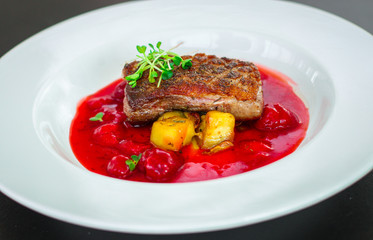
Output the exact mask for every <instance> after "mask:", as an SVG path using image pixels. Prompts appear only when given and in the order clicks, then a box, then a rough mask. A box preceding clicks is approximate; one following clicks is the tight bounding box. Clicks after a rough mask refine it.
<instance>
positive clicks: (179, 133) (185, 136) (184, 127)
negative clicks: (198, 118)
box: [150, 116, 195, 151]
mask: <svg viewBox="0 0 373 240" xmlns="http://www.w3.org/2000/svg"><path fill="white" fill-rule="evenodd" d="M194 135H195V132H194V124H193V122H192V121H191V120H190V119H187V118H185V117H180V116H172V117H168V118H162V116H161V118H160V120H157V121H155V122H154V123H153V127H152V131H151V135H150V141H151V142H152V143H153V144H154V145H155V146H157V147H159V148H162V149H165V150H173V151H178V150H180V149H181V148H182V147H183V146H185V145H188V144H190V142H191V141H192V138H193V136H194Z"/></svg>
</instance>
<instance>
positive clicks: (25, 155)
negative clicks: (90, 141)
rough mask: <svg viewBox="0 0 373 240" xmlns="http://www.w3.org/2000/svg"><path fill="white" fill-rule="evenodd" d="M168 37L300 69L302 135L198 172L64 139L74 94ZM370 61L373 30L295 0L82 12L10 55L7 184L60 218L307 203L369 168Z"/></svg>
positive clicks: (189, 227)
mask: <svg viewBox="0 0 373 240" xmlns="http://www.w3.org/2000/svg"><path fill="white" fill-rule="evenodd" d="M155 9H156V11H154V10H155ZM154 12H156V13H157V14H158V16H163V19H164V20H163V21H161V22H156V20H155V19H154V17H153V16H154ZM150 24H152V25H150ZM158 40H161V41H162V42H163V43H164V44H165V47H166V46H168V47H170V46H174V45H176V44H177V43H178V42H180V41H183V42H184V44H183V45H182V46H181V47H180V48H179V50H178V51H179V52H180V53H181V54H184V53H190V52H193V51H200V52H206V53H212V54H216V55H218V56H227V57H235V58H240V59H244V60H250V61H253V62H256V63H259V64H262V65H265V66H268V67H270V68H272V69H275V70H277V71H280V72H282V73H284V74H286V75H288V76H290V77H291V78H292V79H293V80H294V81H295V82H296V85H294V88H295V90H296V91H297V92H298V93H299V96H300V97H302V98H303V99H304V101H305V103H306V104H307V106H308V107H309V111H310V117H311V119H310V126H309V131H308V133H307V137H306V139H305V141H304V142H303V144H302V145H301V147H300V148H299V149H298V150H297V151H296V152H295V153H293V154H291V155H290V156H288V157H286V158H284V159H281V160H280V161H277V162H275V163H273V164H270V165H268V166H265V167H262V168H260V169H257V170H254V171H251V172H247V173H244V174H240V175H236V176H233V177H228V178H223V179H218V180H211V181H204V182H196V183H183V184H151V183H136V182H128V181H123V180H117V179H112V178H108V177H104V176H100V175H97V174H94V173H91V172H88V171H87V170H85V169H84V168H83V167H81V166H80V164H79V162H78V161H77V160H76V159H75V158H74V155H73V154H72V152H71V150H70V147H69V142H68V134H69V124H70V122H71V119H72V117H73V116H74V113H75V107H76V104H77V102H78V101H79V99H81V98H82V97H83V96H85V95H88V94H90V93H93V92H94V91H96V90H97V89H99V88H100V87H102V86H104V85H106V84H108V83H109V82H111V81H113V80H115V79H117V78H119V77H120V72H121V68H122V66H123V64H124V62H125V61H130V60H132V59H133V57H134V55H135V46H136V45H137V44H147V43H149V42H150V43H155V42H157V41H158ZM372 66H373V37H372V36H371V35H370V34H368V33H367V32H365V31H364V30H362V29H360V28H358V27H357V26H355V25H353V24H351V23H349V22H347V21H345V20H343V19H341V18H338V17H336V16H333V15H331V14H328V13H325V12H322V11H319V10H316V9H313V8H309V7H305V6H302V5H298V4H292V3H288V2H278V1H239V0H231V1H217V0H208V1H197V0H191V1H187V2H186V3H178V2H176V1H171V0H169V1H151V2H149V1H148V2H136V3H128V4H119V5H115V6H112V7H107V8H104V9H100V10H97V11H93V12H91V13H87V14H84V15H81V16H78V17H75V18H73V19H71V20H67V21H65V22H63V23H60V24H57V25H56V26H54V27H51V28H49V29H47V30H45V31H43V32H41V33H39V34H37V35H35V36H33V37H32V38H30V39H28V40H26V41H24V42H23V43H21V44H20V45H19V46H17V47H16V48H14V49H13V50H11V51H10V52H9V53H7V54H6V55H5V56H3V57H2V58H1V59H0V80H1V88H0V107H1V108H0V109H1V110H2V113H3V114H2V118H1V125H2V126H1V135H0V161H1V162H0V187H1V191H2V192H4V193H5V194H7V195H8V196H10V197H11V198H13V199H14V200H16V201H18V202H19V203H21V204H23V205H25V206H27V207H29V208H32V209H34V210H36V211H38V212H40V213H43V214H45V215H48V216H50V217H53V218H57V219H60V220H63V221H67V222H71V223H75V224H79V225H84V226H89V227H94V228H99V229H106V230H114V231H122V232H136V233H188V232H202V231H210V230H217V229H227V228H232V227H237V226H242V225H247V224H252V223H257V222H260V221H264V220H268V219H272V218H275V217H279V216H282V215H285V214H288V213H291V212H294V211H297V210H299V209H302V208H305V207H307V206H310V205H312V204H315V203H317V202H319V201H321V200H323V199H326V198H328V197H330V196H331V195H333V194H335V193H337V192H338V191H341V190H342V189H344V188H346V187H347V186H349V185H351V184H352V183H354V182H355V181H357V180H358V179H360V178H361V177H362V176H363V175H364V174H366V173H368V172H369V171H370V170H371V169H372V167H373V148H372V143H373V128H372V127H371V123H372V122H371V119H373V108H372V107H371V105H372V103H373V97H372V95H371V91H372V89H373V81H372V80H371V76H373V67H372Z"/></svg>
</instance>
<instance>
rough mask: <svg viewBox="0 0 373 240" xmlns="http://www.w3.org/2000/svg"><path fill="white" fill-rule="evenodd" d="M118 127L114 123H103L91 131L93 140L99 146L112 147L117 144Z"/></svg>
mask: <svg viewBox="0 0 373 240" xmlns="http://www.w3.org/2000/svg"><path fill="white" fill-rule="evenodd" d="M119 135H120V133H119V128H118V126H117V125H115V124H111V123H109V124H104V125H101V126H100V127H98V128H96V129H95V130H94V131H93V135H92V138H93V141H94V142H96V143H97V144H99V145H101V146H108V147H113V146H115V145H116V144H118V142H119V140H118V138H119Z"/></svg>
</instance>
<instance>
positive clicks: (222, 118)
mask: <svg viewBox="0 0 373 240" xmlns="http://www.w3.org/2000/svg"><path fill="white" fill-rule="evenodd" d="M201 118H202V121H201V124H200V128H199V131H202V136H201V135H199V136H200V137H201V138H202V139H201V141H200V145H201V148H202V149H211V148H213V147H215V146H217V145H219V144H220V143H222V142H224V141H230V142H233V138H234V125H235V118H234V116H233V115H232V114H230V113H223V112H219V111H210V112H208V113H207V114H206V115H205V116H204V117H203V116H202V117H201Z"/></svg>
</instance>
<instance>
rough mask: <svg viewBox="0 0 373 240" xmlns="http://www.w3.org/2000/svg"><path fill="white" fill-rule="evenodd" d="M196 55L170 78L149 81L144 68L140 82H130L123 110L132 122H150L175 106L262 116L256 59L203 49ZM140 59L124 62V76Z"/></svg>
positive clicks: (238, 116)
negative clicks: (211, 52)
mask: <svg viewBox="0 0 373 240" xmlns="http://www.w3.org/2000/svg"><path fill="white" fill-rule="evenodd" d="M182 58H183V59H188V58H192V64H193V66H192V67H191V68H189V69H187V70H184V69H183V68H181V67H177V68H175V70H174V71H173V73H174V75H173V77H172V78H170V79H168V80H162V83H161V85H160V86H159V88H157V83H149V80H148V71H146V72H144V74H143V76H142V78H141V79H139V80H138V81H137V86H136V87H135V88H132V87H131V86H129V85H128V84H127V86H126V88H125V98H124V105H123V108H124V109H123V110H124V113H125V114H126V115H127V117H128V118H127V120H128V121H130V122H146V121H150V120H154V119H156V118H157V117H158V116H160V115H161V114H162V113H164V112H167V111H171V110H184V111H202V112H207V111H211V110H217V111H222V112H229V113H232V114H233V115H234V116H235V118H236V120H250V119H256V118H259V117H260V115H261V114H262V110H263V94H262V82H261V80H260V73H259V71H258V69H257V68H256V66H255V65H254V64H253V63H250V62H245V61H240V60H236V59H229V58H225V57H223V58H219V57H216V56H214V55H205V54H202V53H199V54H196V55H194V56H183V57H182ZM136 65H137V62H131V63H128V64H126V65H125V66H124V69H123V76H124V77H125V76H127V75H130V74H132V73H134V72H135V71H136V70H137V68H136Z"/></svg>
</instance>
